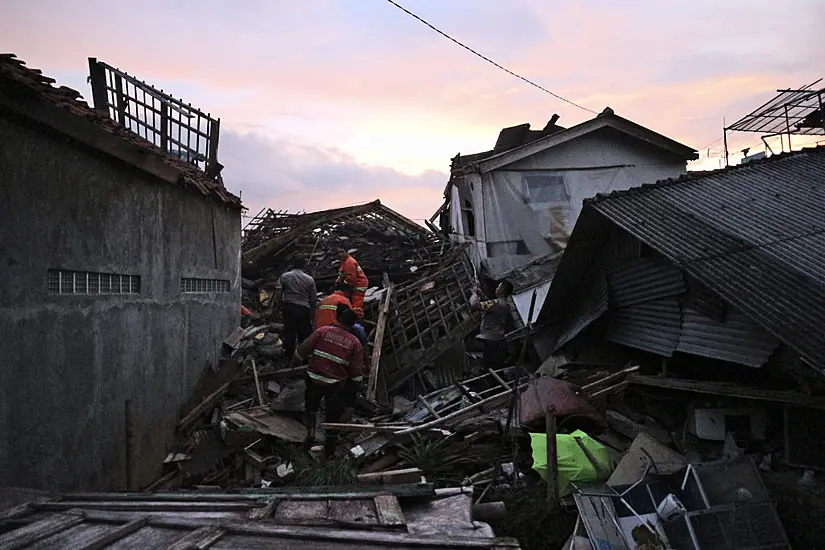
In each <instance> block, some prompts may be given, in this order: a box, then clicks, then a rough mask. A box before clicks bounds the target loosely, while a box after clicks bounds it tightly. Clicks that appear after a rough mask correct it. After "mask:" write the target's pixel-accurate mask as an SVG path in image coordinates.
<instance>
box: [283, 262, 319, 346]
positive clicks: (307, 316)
mask: <svg viewBox="0 0 825 550" xmlns="http://www.w3.org/2000/svg"><path fill="white" fill-rule="evenodd" d="M293 264H294V267H293V269H291V270H289V271H287V272H286V273H284V274H283V275H281V313H282V314H283V320H284V331H283V334H282V335H281V340H282V341H283V345H284V356H285V357H286V358H287V359H291V358H292V355H293V354H294V353H295V346H296V340H297V343H298V344H300V343H301V342H303V341H304V340H306V339H307V338H309V335H310V334H312V316H313V310H314V309H315V306H316V305H317V304H318V292H317V290H316V288H315V279H313V278H312V277H310V276H309V275H307V274H306V273H304V266H305V261H304V259H303V258H295V261H294V263H293Z"/></svg>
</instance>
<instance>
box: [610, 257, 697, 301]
mask: <svg viewBox="0 0 825 550" xmlns="http://www.w3.org/2000/svg"><path fill="white" fill-rule="evenodd" d="M607 286H608V288H609V290H610V304H611V306H618V307H623V306H629V305H632V304H638V303H641V302H648V301H651V300H656V299H659V298H666V297H668V296H678V295H679V294H682V293H684V292H685V279H684V276H683V275H682V271H681V270H680V269H679V268H678V267H676V266H675V265H673V264H672V263H670V262H668V261H667V260H665V259H664V258H662V257H661V256H659V257H652V258H635V259H631V260H619V261H616V262H615V263H613V264H612V265H611V269H610V271H609V272H608V274H607Z"/></svg>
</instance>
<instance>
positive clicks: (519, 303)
mask: <svg viewBox="0 0 825 550" xmlns="http://www.w3.org/2000/svg"><path fill="white" fill-rule="evenodd" d="M548 290H550V281H547V282H544V283H541V284H540V285H538V286H534V287H532V288H528V289H527V290H522V291H521V292H516V293H514V294H513V303H514V304H515V306H516V311H518V314H519V317H521V322H522V323H524V324H525V325H526V324H527V317H528V316H529V315H530V302H531V301H532V300H533V292H534V291H535V293H536V304H535V305H534V306H533V318H532V319H530V321H531V322H533V323H535V322H536V319H538V317H539V312H540V311H541V308H542V307H543V306H544V300H545V298H547V291H548Z"/></svg>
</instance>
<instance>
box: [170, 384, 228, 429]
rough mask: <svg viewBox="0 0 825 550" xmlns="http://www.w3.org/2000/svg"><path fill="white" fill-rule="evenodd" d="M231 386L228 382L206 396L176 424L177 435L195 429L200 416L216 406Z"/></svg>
mask: <svg viewBox="0 0 825 550" xmlns="http://www.w3.org/2000/svg"><path fill="white" fill-rule="evenodd" d="M231 384H232V382H231V381H230V382H226V383H225V384H223V385H222V386H220V387H219V388H218V389H217V390H215V391H214V392H212V393H211V394H210V395H209V396H207V397H206V399H204V400H203V401H202V402H201V403H200V404H199V405H198V406H197V407H195V408H194V409H192V410H191V411H190V412H189V414H187V415H186V416H184V417H183V418H182V419H181V421H180V422H178V433H179V434H186V433H188V432H189V431H191V429H192V428H194V427H195V423H196V422H197V420H198V418H200V417H201V415H203V414H205V413H206V412H208V411H210V410H212V409H213V408H214V407H215V406H217V404H218V401H220V399H221V397H223V395H224V394H225V393H226V391H227V390H228V389H229V386H230V385H231Z"/></svg>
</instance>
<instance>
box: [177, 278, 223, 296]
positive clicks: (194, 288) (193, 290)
mask: <svg viewBox="0 0 825 550" xmlns="http://www.w3.org/2000/svg"><path fill="white" fill-rule="evenodd" d="M180 291H181V292H183V293H184V294H201V293H206V292H229V281H227V280H226V279H196V278H192V277H181V280H180Z"/></svg>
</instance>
